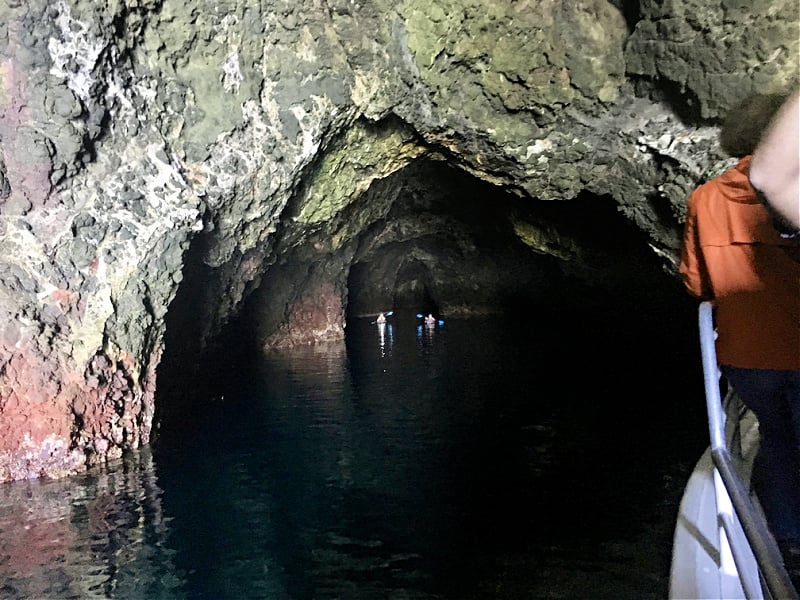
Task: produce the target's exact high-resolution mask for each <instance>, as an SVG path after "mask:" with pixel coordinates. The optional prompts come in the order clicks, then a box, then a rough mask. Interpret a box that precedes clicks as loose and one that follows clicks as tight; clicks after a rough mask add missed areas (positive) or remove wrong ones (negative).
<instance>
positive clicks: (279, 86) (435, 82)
mask: <svg viewBox="0 0 800 600" xmlns="http://www.w3.org/2000/svg"><path fill="white" fill-rule="evenodd" d="M797 22H798V7H797V3H796V1H795V0H779V1H776V2H768V3H750V2H741V1H740V0H723V1H721V2H714V3H708V2H705V1H704V0H675V1H673V2H660V1H657V0H641V1H640V2H638V3H636V2H631V1H625V2H622V1H617V2H613V1H606V0H585V1H582V2H566V1H564V2H560V1H558V2H553V1H550V0H499V1H496V2H487V1H478V0H442V1H441V2H420V1H418V0H400V1H392V2H389V1H387V0H375V1H373V2H370V3H363V2H354V1H353V0H309V1H307V2H303V3H296V2H288V1H284V0H261V1H256V2H253V1H252V0H248V1H245V0H214V1H212V0H181V1H176V0H106V1H101V2H98V1H96V0H91V1H89V0H85V1H80V0H59V1H57V2H51V1H50V0H25V1H22V0H5V2H4V3H2V4H0V249H1V250H0V311H2V320H1V322H2V332H1V335H0V480H13V479H22V478H32V477H39V476H50V477H58V476H63V475H67V474H70V473H74V472H76V471H79V470H81V469H83V468H85V467H86V466H87V465H89V464H93V463H96V462H98V461H103V460H107V459H109V458H114V457H117V456H119V455H120V454H121V453H122V451H123V450H125V449H129V448H136V447H139V446H140V445H142V444H145V443H147V442H148V441H149V440H150V439H151V436H152V428H153V424H154V423H153V415H154V412H155V394H156V382H157V373H158V370H159V367H160V364H161V360H162V357H163V356H164V353H165V343H166V340H168V339H169V340H172V343H173V344H185V352H186V353H190V352H194V351H200V350H201V349H202V348H203V347H205V345H206V344H207V342H208V341H209V340H210V339H213V337H214V336H215V335H216V334H217V332H219V330H220V328H221V327H222V326H223V325H224V324H225V323H226V322H227V321H228V320H229V319H230V318H231V317H232V316H234V315H236V314H237V313H238V312H239V311H240V310H241V309H242V306H243V305H244V304H245V301H246V300H247V299H248V298H249V297H257V296H254V294H253V292H254V291H255V290H258V292H257V294H259V295H261V297H262V299H263V301H264V304H263V306H266V307H267V308H262V310H261V311H260V317H259V327H260V331H261V335H262V336H263V339H264V341H265V343H272V344H280V343H297V342H298V341H303V342H309V341H314V340H318V339H329V338H336V337H341V335H342V331H343V326H344V315H345V311H346V310H347V289H348V277H349V270H350V267H351V266H352V265H354V264H362V266H363V265H366V264H367V262H369V261H368V260H367V257H368V254H366V253H367V252H368V249H369V248H370V247H378V246H381V240H382V239H383V237H381V236H384V237H385V236H394V237H395V239H396V240H398V242H403V236H404V230H403V222H402V219H400V220H398V221H396V222H395V221H393V220H392V218H391V216H392V214H393V213H392V210H393V207H394V206H395V201H396V200H397V198H399V195H400V191H401V190H403V189H406V187H407V186H404V185H403V177H402V176H400V175H396V177H395V180H392V179H390V177H391V176H392V175H393V174H401V173H403V172H404V171H405V170H406V169H409V168H410V169H412V170H411V171H405V172H406V174H407V175H408V176H411V174H413V173H414V171H413V169H415V168H417V167H416V166H414V165H417V164H419V162H418V161H443V162H445V163H446V164H447V165H448V168H453V169H457V170H459V171H460V172H461V173H463V174H466V175H469V176H470V177H473V178H475V180H479V181H480V182H482V184H486V185H491V186H494V187H495V188H497V189H498V190H499V191H501V192H502V193H504V194H507V195H510V196H514V197H515V198H517V199H519V200H520V201H523V202H526V203H528V205H529V210H528V212H527V213H526V212H525V211H522V213H519V212H518V213H514V214H515V215H516V216H514V219H513V223H512V224H513V230H514V231H515V232H516V233H515V235H516V237H517V239H519V240H520V241H521V242H524V243H526V244H527V245H528V246H529V247H530V248H531V250H532V253H533V254H535V255H537V256H541V255H548V256H552V257H554V258H555V259H557V260H560V261H562V262H570V261H573V262H574V261H576V260H577V261H580V260H581V256H583V251H582V246H583V245H582V238H581V234H580V232H578V233H577V234H572V233H571V232H570V231H569V230H568V229H563V228H560V227H558V222H557V221H552V220H547V219H542V218H539V217H538V216H537V215H539V213H538V212H537V210H536V207H537V206H539V205H544V204H546V203H552V202H569V201H575V199H578V198H582V199H583V200H582V201H586V198H602V199H604V200H603V201H604V202H605V201H607V200H608V199H611V201H612V202H614V203H616V206H617V210H618V212H619V215H620V218H621V219H624V220H627V221H629V222H630V223H631V224H632V225H634V226H635V227H636V228H637V229H638V230H640V231H641V233H642V240H643V242H642V243H643V244H645V245H646V246H647V247H648V248H649V252H652V253H653V254H654V255H655V256H657V257H658V258H659V260H660V262H661V263H662V264H663V268H664V269H666V270H668V271H672V270H674V266H675V260H676V252H677V248H678V239H679V238H678V232H679V229H680V221H681V215H682V213H683V210H684V207H685V198H686V195H687V193H688V192H689V190H690V189H691V188H692V187H694V186H695V185H696V184H697V183H698V182H699V181H701V180H703V179H706V178H708V177H709V176H711V175H713V174H716V173H717V172H719V171H720V170H722V169H723V168H724V167H726V166H727V164H729V163H728V162H727V161H726V160H725V157H723V156H722V155H721V154H720V152H719V150H718V148H717V144H716V133H717V125H718V122H719V119H720V118H721V117H722V116H723V115H724V114H725V112H726V111H727V110H728V109H729V108H730V107H731V106H733V105H734V104H735V103H736V102H738V101H739V100H740V99H742V98H743V97H745V96H746V95H748V94H750V93H752V92H755V91H766V92H773V91H788V90H789V89H790V88H791V87H792V86H794V85H796V84H797V82H798V59H797V57H798V50H799V47H798V44H799V43H800V42H798V36H797ZM384 181H386V183H381V182H384ZM392 181H395V183H396V185H394V186H389V185H388V184H389V183H391V182H392ZM381 185H383V186H384V188H383V189H381V188H380V186H381ZM373 186H377V187H375V188H373ZM370 190H372V191H370ZM509 218H511V213H509ZM443 222H445V223H446V222H447V220H446V219H443ZM451 224H452V223H451ZM418 225H419V223H418V222H417V223H416V224H415V227H412V228H410V229H409V230H408V231H407V233H408V232H409V231H410V232H412V233H411V234H412V235H414V236H416V237H415V238H414V239H418V240H420V241H419V243H415V244H414V248H415V251H418V252H419V253H420V257H421V259H420V260H421V261H422V262H424V256H423V251H424V250H425V245H424V244H423V242H422V240H423V239H424V236H421V234H420V228H419V226H418ZM431 231H433V230H431ZM438 231H443V230H438ZM433 234H435V235H438V233H437V232H436V231H433ZM428 237H429V238H430V236H428ZM465 240H466V238H461V239H460V240H456V241H455V242H454V245H453V246H452V247H454V248H455V247H459V244H461V245H462V246H461V247H464V246H463V244H464V243H466V242H465ZM381 247H385V248H389V247H391V246H390V245H386V246H381ZM467 251H468V248H467V249H466V250H465V252H467ZM387 256H388V255H387ZM393 264H394V263H393ZM185 277H186V278H187V282H186V285H185V286H183V287H182V286H181V283H182V281H184V278H185ZM176 298H177V300H176ZM374 301H375V302H376V303H377V302H380V301H381V298H379V297H376V298H375V300H374ZM366 304H368V302H366ZM175 306H179V307H180V309H181V311H182V313H184V314H181V315H175V314H174V312H175V308H174V307H175ZM366 308H368V307H366V306H365V309H366ZM454 309H455V308H454ZM168 323H172V326H173V327H174V328H175V329H176V330H180V333H181V335H185V336H189V337H188V338H186V339H183V338H182V337H181V335H178V334H177V333H175V332H172V333H170V332H168V331H167V324H168ZM172 353H173V354H175V351H174V350H173V351H172ZM189 363H191V360H187V364H189ZM172 366H175V365H172ZM187 368H188V367H187ZM186 376H187V377H189V376H191V374H190V371H187V375H186Z"/></svg>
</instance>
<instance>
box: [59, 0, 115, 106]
mask: <svg viewBox="0 0 800 600" xmlns="http://www.w3.org/2000/svg"><path fill="white" fill-rule="evenodd" d="M56 9H57V10H58V17H56V25H58V27H59V29H60V30H61V39H56V38H53V37H51V38H50V40H49V42H48V44H47V48H48V50H49V52H50V58H51V59H52V61H53V66H52V67H50V73H51V74H52V75H55V76H56V77H60V78H62V79H65V80H66V82H67V86H68V87H69V88H70V89H71V90H72V91H73V92H75V93H76V94H77V95H78V97H79V98H81V99H82V100H88V99H89V96H90V92H89V90H90V88H91V87H92V84H93V83H94V81H95V80H94V77H93V76H92V71H93V70H94V67H95V65H96V64H97V58H98V57H99V56H100V53H101V52H102V51H103V48H104V47H105V43H104V42H103V41H97V40H95V39H92V36H91V35H90V34H89V28H88V26H87V25H86V24H85V23H82V22H81V21H78V20H77V19H73V18H72V17H71V16H70V9H69V7H68V6H67V5H66V3H65V2H64V0H59V1H58V2H57V3H56ZM76 67H77V68H76Z"/></svg>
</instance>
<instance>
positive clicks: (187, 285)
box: [156, 161, 696, 436]
mask: <svg viewBox="0 0 800 600" xmlns="http://www.w3.org/2000/svg"><path fill="white" fill-rule="evenodd" d="M386 197H391V198H392V199H393V201H392V202H393V203H392V205H391V208H390V209H389V210H388V212H387V214H386V216H385V217H382V218H380V219H376V220H375V222H373V223H372V224H371V225H369V226H368V227H366V228H365V229H364V231H363V232H362V233H361V234H360V237H359V241H358V250H357V251H356V254H355V257H354V259H353V261H352V264H351V268H350V270H349V274H348V278H347V296H348V298H347V304H346V318H347V320H348V321H349V320H353V319H358V318H363V317H365V316H368V315H374V314H377V312H378V311H381V310H383V311H385V310H403V311H405V312H409V311H410V312H411V313H413V312H424V313H425V314H427V313H428V312H430V313H434V314H435V315H437V316H440V317H450V316H454V315H453V313H452V312H448V308H449V307H455V309H456V311H457V312H456V314H457V316H459V317H462V318H468V317H469V316H470V315H471V314H475V315H482V314H486V313H494V314H495V315H496V316H497V317H498V318H505V319H510V318H514V319H522V320H526V319H534V318H535V317H536V315H537V313H539V312H541V313H548V312H552V311H553V310H558V311H562V312H565V313H568V312H572V313H574V314H576V315H581V320H582V321H585V320H587V319H589V320H591V319H592V318H593V316H594V318H596V319H602V320H604V321H605V322H606V327H608V326H609V324H613V327H616V328H618V329H619V331H620V332H624V330H625V329H628V328H629V329H630V330H635V329H637V328H642V327H644V326H647V327H650V326H651V325H652V323H653V321H654V319H655V320H656V321H658V322H659V323H660V324H664V323H669V324H671V327H673V331H676V332H678V331H679V332H680V333H681V339H685V340H687V343H691V340H693V336H694V331H693V327H694V322H695V320H694V313H693V311H694V309H695V306H696V305H695V303H694V301H693V300H692V299H691V298H689V297H688V295H687V294H686V293H685V291H684V290H683V288H682V286H681V285H680V282H679V280H678V279H677V277H676V276H674V275H672V274H669V273H667V272H665V270H664V268H663V266H662V263H661V261H660V260H659V259H658V257H656V256H655V254H654V253H653V252H652V251H651V250H650V249H649V247H648V245H647V243H646V242H647V240H646V238H645V235H644V234H643V233H642V232H641V231H639V230H638V229H636V227H635V226H634V225H632V224H631V223H629V222H628V221H627V220H626V219H625V217H624V216H623V215H622V214H621V213H620V212H619V211H618V210H617V207H616V203H615V202H614V200H613V199H612V198H605V197H597V196H593V195H590V194H582V195H581V196H579V197H577V198H575V199H573V200H571V201H565V202H543V201H531V200H523V199H520V198H519V197H517V196H515V195H513V194H511V193H509V192H508V191H505V190H503V189H501V188H499V187H496V186H493V185H490V184H488V183H486V182H483V181H479V180H477V179H475V178H474V177H472V176H470V175H468V174H466V173H464V172H462V171H459V170H457V169H454V168H453V167H451V166H449V165H447V164H446V163H444V162H440V161H419V162H417V163H414V164H413V165H412V166H410V167H408V168H406V169H404V170H402V171H400V172H398V173H395V174H394V175H392V176H390V177H387V178H386V179H384V180H380V181H378V182H376V183H374V184H373V186H372V188H371V189H370V190H369V191H368V192H367V193H366V194H365V195H364V197H363V198H362V199H361V200H360V201H359V202H357V203H354V204H353V205H352V206H350V207H348V209H347V211H350V212H351V213H352V212H354V211H358V210H363V206H364V204H365V203H369V202H378V201H380V199H381V198H386ZM347 211H346V212H345V214H344V215H343V218H345V219H346V218H348V214H347ZM510 215H514V216H515V218H518V219H522V220H524V221H525V222H528V223H533V224H535V225H536V226H537V227H539V228H541V229H544V230H550V231H556V232H558V236H559V238H560V239H562V240H564V241H565V243H566V244H568V243H569V241H570V240H578V241H579V242H580V244H581V247H580V250H579V251H576V252H577V254H576V253H575V252H573V256H570V254H569V252H565V254H564V257H555V256H550V255H547V254H545V253H542V252H536V251H534V250H532V249H531V248H529V247H527V246H526V245H524V244H523V243H522V242H520V240H519V238H518V237H517V236H516V235H515V234H514V232H513V229H512V226H511V225H510V220H509V216H510ZM399 222H404V223H405V224H406V225H405V226H404V228H403V229H402V231H401V232H400V233H397V232H395V233H391V232H390V231H389V228H391V227H392V226H393V225H394V224H397V223H399ZM379 240H380V241H379ZM204 252H205V248H204V242H203V239H202V237H201V238H198V239H197V240H195V243H193V245H192V247H191V249H190V252H189V256H188V257H187V262H186V270H185V272H184V280H183V282H182V283H181V285H180V289H179V292H178V294H177V296H176V298H175V300H174V301H173V303H172V305H171V306H170V310H169V314H168V317H167V333H166V349H165V353H164V357H163V359H162V363H161V365H160V367H159V373H158V398H157V402H156V406H157V414H156V421H157V427H158V429H157V430H156V431H157V436H160V435H173V432H174V433H177V434H179V431H180V430H181V429H182V428H184V427H186V426H187V422H186V415H187V414H189V413H193V412H197V406H198V404H201V405H202V404H203V403H204V402H208V401H212V400H213V398H214V396H215V394H218V393H220V392H219V387H220V386H224V385H225V383H224V380H225V377H226V375H225V374H226V372H227V371H228V370H230V367H231V366H232V365H241V364H248V363H250V361H253V360H258V350H257V347H258V344H257V341H256V340H254V339H253V338H254V328H253V326H252V323H251V322H250V320H249V317H248V316H247V315H248V312H247V310H245V311H243V312H242V314H243V315H245V316H244V317H240V318H238V319H233V320H232V321H231V322H229V323H228V324H227V326H225V328H224V330H223V331H221V332H219V334H218V335H217V336H216V338H215V339H213V340H210V342H211V345H210V347H209V348H208V350H207V351H206V352H205V353H204V354H201V353H200V347H201V345H200V341H199V340H198V339H197V336H196V335H195V331H196V327H195V324H196V323H197V320H198V319H200V318H203V317H202V310H201V309H202V302H203V301H207V300H203V299H204V298H205V295H204V285H205V282H206V281H207V280H208V278H209V277H211V276H213V274H212V272H211V270H210V269H209V268H208V267H207V266H206V265H205V264H204V262H203V255H204ZM300 266H301V265H299V266H298V268H299V267H300ZM264 281H269V272H267V275H266V277H265V278H264ZM465 307H466V308H465ZM472 309H474V312H473V310H472ZM645 324H647V325H645ZM654 343H657V340H655V339H654ZM601 345H602V342H601V341H598V350H599V349H600V347H601ZM694 351H695V349H694V348H690V349H687V352H690V353H692V352H694ZM239 370H240V369H239ZM190 405H191V406H192V407H193V410H191V411H187V410H186V409H187V407H188V406H190Z"/></svg>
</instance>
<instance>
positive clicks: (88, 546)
mask: <svg viewBox="0 0 800 600" xmlns="http://www.w3.org/2000/svg"><path fill="white" fill-rule="evenodd" d="M161 495H162V491H161V489H160V488H159V486H158V482H157V478H156V471H155V467H154V465H153V460H152V455H151V453H150V452H149V451H147V450H144V451H141V452H137V453H135V454H133V455H131V456H128V457H126V458H125V459H124V460H123V461H119V462H118V463H116V464H114V465H112V466H111V467H109V468H106V469H102V470H99V471H97V472H95V473H93V474H86V475H82V476H78V477H75V478H71V479H66V480H58V481H21V482H14V483H7V484H3V485H2V486H0V530H1V531H2V536H0V580H2V581H3V585H2V588H0V590H2V594H3V596H4V597H14V598H59V599H61V598H105V597H125V598H145V597H151V598H152V597H158V598H167V599H168V598H181V597H183V594H182V593H181V587H182V574H181V573H180V572H178V571H177V570H176V569H175V568H174V566H173V564H172V557H173V555H174V552H173V551H172V550H169V549H168V547H167V544H166V542H167V519H165V518H164V515H163V511H162V508H161Z"/></svg>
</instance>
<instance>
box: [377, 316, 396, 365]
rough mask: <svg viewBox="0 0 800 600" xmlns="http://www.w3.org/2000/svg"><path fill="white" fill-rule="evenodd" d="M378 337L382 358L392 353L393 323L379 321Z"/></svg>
mask: <svg viewBox="0 0 800 600" xmlns="http://www.w3.org/2000/svg"><path fill="white" fill-rule="evenodd" d="M378 337H379V338H380V349H381V358H384V357H386V355H387V354H391V352H392V345H393V343H394V339H393V332H392V324H391V323H378Z"/></svg>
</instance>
